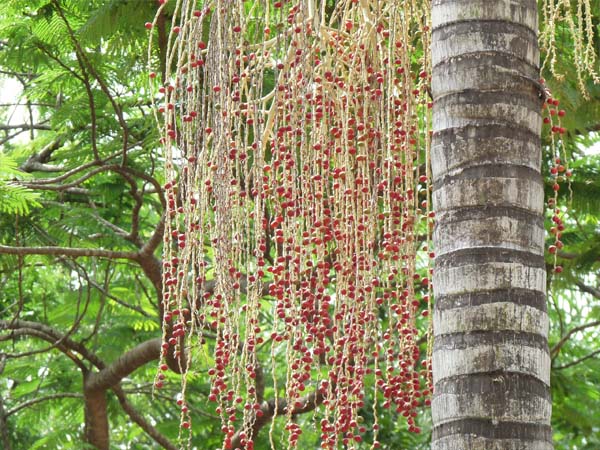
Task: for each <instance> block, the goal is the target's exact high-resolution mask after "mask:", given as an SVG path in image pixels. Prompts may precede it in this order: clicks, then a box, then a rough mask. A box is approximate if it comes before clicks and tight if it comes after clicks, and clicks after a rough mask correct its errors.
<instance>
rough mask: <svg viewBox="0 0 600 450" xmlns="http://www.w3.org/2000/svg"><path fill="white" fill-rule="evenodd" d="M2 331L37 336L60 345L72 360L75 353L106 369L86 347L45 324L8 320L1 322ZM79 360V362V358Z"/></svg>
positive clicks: (99, 367)
mask: <svg viewBox="0 0 600 450" xmlns="http://www.w3.org/2000/svg"><path fill="white" fill-rule="evenodd" d="M0 329H8V330H14V332H17V331H19V330H24V331H25V332H23V333H21V334H27V335H30V336H37V337H39V338H41V339H44V340H45V341H47V342H51V343H53V344H54V343H59V345H57V348H59V349H60V350H61V351H63V353H65V354H67V356H69V357H70V358H71V359H73V357H76V355H74V354H73V352H76V353H78V354H79V355H81V356H82V357H83V358H84V359H86V360H88V361H89V362H91V363H92V364H93V365H94V366H96V367H97V368H98V369H104V367H105V364H104V363H103V362H102V360H101V359H100V358H98V357H97V356H96V355H95V354H93V353H91V352H90V351H89V350H88V349H87V348H86V347H85V346H84V345H81V344H80V343H78V342H75V341H74V340H72V339H70V338H68V337H65V336H64V335H63V334H62V333H61V332H59V331H57V330H55V329H54V328H52V327H50V326H48V325H45V324H43V323H39V322H31V321H28V320H20V319H18V320H13V321H10V322H9V321H7V320H0ZM67 350H68V352H67ZM77 359H78V360H79V358H77ZM86 370H87V369H86Z"/></svg>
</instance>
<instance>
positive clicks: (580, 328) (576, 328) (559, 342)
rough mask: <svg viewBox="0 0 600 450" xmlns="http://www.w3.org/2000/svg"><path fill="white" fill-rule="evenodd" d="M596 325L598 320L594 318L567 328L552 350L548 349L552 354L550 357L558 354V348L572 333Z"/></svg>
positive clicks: (598, 322) (598, 323) (599, 322)
mask: <svg viewBox="0 0 600 450" xmlns="http://www.w3.org/2000/svg"><path fill="white" fill-rule="evenodd" d="M598 325H600V320H596V321H594V322H589V323H586V324H583V325H580V326H578V327H575V328H573V329H571V330H569V331H568V332H567V334H565V335H564V336H563V337H562V338H561V340H560V341H558V343H557V344H556V345H555V346H554V347H552V350H551V351H550V354H551V355H553V356H552V358H553V359H554V358H556V356H557V355H558V352H559V351H560V349H561V348H562V346H563V345H565V343H566V342H567V341H568V340H569V338H570V337H571V336H573V334H575V333H577V332H579V331H583V330H585V329H586V328H591V327H597V326H598Z"/></svg>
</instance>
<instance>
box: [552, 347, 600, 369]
mask: <svg viewBox="0 0 600 450" xmlns="http://www.w3.org/2000/svg"><path fill="white" fill-rule="evenodd" d="M598 354H600V349H599V350H596V351H593V352H592V353H590V354H588V355H585V356H583V357H581V358H579V359H576V360H575V361H571V362H570V363H567V364H563V365H562V366H558V367H554V368H553V369H554V370H562V369H567V368H569V367H573V366H575V365H577V364H579V363H582V362H583V361H585V360H587V359H590V358H593V357H594V356H596V355H598Z"/></svg>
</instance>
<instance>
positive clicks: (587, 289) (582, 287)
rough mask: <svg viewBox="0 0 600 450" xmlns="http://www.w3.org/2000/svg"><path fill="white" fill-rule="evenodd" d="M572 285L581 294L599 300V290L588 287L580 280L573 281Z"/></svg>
mask: <svg viewBox="0 0 600 450" xmlns="http://www.w3.org/2000/svg"><path fill="white" fill-rule="evenodd" d="M574 283H575V285H576V286H577V287H578V288H579V290H580V291H581V292H585V293H587V294H590V295H593V296H594V297H596V298H597V299H600V289H598V288H595V287H592V286H588V285H586V284H584V283H583V282H581V281H580V280H575V281H574Z"/></svg>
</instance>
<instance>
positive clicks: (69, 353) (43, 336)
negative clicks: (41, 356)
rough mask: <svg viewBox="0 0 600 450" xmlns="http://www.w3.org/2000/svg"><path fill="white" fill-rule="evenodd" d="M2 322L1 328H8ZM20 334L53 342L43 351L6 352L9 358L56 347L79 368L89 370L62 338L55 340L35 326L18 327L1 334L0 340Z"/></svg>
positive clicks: (25, 355) (21, 356) (45, 350)
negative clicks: (34, 327)
mask: <svg viewBox="0 0 600 450" xmlns="http://www.w3.org/2000/svg"><path fill="white" fill-rule="evenodd" d="M2 322H3V321H0V328H7V327H6V326H4V325H3V324H2ZM19 336H33V337H37V338H39V339H41V340H43V341H46V342H49V343H50V344H51V346H50V347H47V348H45V349H43V350H42V351H41V352H40V351H32V352H27V353H21V354H6V356H7V358H23V357H28V356H30V355H32V354H35V353H46V352H48V351H50V350H52V349H53V348H56V349H58V350H60V351H61V352H62V353H64V354H65V356H67V357H68V358H69V359H70V360H71V361H73V362H74V363H75V365H76V366H77V367H79V369H81V371H82V372H84V373H85V372H86V371H87V367H86V366H85V364H83V361H82V360H81V359H80V358H78V357H77V355H76V354H74V353H73V352H72V351H71V350H70V349H69V347H68V346H67V345H65V344H64V343H62V342H61V341H60V339H58V340H55V339H54V337H53V336H51V335H49V334H47V333H44V332H43V331H41V330H36V329H33V328H28V327H20V328H18V329H12V331H11V332H10V333H9V334H7V335H4V336H2V335H0V342H1V341H5V340H9V339H14V338H16V337H19Z"/></svg>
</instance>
